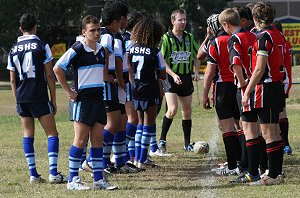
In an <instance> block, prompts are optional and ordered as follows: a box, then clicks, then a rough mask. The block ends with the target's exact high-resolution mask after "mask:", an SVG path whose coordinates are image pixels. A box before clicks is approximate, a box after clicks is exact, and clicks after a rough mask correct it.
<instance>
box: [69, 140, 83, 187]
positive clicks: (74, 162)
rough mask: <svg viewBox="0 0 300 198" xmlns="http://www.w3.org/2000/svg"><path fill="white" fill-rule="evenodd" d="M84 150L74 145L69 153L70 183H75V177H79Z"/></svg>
mask: <svg viewBox="0 0 300 198" xmlns="http://www.w3.org/2000/svg"><path fill="white" fill-rule="evenodd" d="M82 153H83V149H82V148H78V147H76V146H74V145H72V146H71V148H70V152H69V171H70V177H69V182H72V181H73V177H75V176H78V172H79V167H80V162H81V158H82Z"/></svg>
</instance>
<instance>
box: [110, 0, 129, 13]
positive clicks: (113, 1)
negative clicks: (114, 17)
mask: <svg viewBox="0 0 300 198" xmlns="http://www.w3.org/2000/svg"><path fill="white" fill-rule="evenodd" d="M113 4H115V5H113ZM109 6H113V7H114V6H117V7H118V8H119V12H120V14H121V17H127V14H128V7H127V5H126V4H125V2H124V1H123V0H109V1H107V2H106V3H105V4H104V8H105V7H109Z"/></svg>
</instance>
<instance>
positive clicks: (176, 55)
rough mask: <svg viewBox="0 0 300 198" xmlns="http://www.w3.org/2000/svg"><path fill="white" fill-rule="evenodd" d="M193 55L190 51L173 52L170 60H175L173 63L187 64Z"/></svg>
mask: <svg viewBox="0 0 300 198" xmlns="http://www.w3.org/2000/svg"><path fill="white" fill-rule="evenodd" d="M190 55H191V52H188V51H183V52H182V51H180V52H177V51H173V52H172V54H171V56H170V58H172V59H173V62H182V61H183V62H186V61H187V60H188V59H189V57H190Z"/></svg>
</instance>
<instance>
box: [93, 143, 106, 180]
mask: <svg viewBox="0 0 300 198" xmlns="http://www.w3.org/2000/svg"><path fill="white" fill-rule="evenodd" d="M90 156H91V162H92V168H93V172H94V181H99V180H100V179H103V174H102V172H103V148H102V147H99V148H93V147H91V148H90Z"/></svg>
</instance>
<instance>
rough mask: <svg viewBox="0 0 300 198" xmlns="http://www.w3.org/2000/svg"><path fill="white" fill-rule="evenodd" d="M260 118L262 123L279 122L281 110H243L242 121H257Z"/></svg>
mask: <svg viewBox="0 0 300 198" xmlns="http://www.w3.org/2000/svg"><path fill="white" fill-rule="evenodd" d="M258 118H259V121H260V123H261V124H274V123H276V124H277V123H278V121H279V110H278V109H270V108H258V109H252V110H251V111H246V112H243V114H242V121H244V122H257V120H258Z"/></svg>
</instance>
